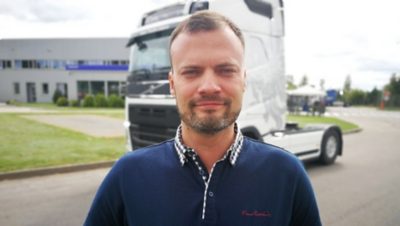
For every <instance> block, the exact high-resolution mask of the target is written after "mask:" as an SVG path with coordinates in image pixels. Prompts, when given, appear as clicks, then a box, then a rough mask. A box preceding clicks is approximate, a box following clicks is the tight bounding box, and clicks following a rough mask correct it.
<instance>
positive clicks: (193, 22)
mask: <svg viewBox="0 0 400 226" xmlns="http://www.w3.org/2000/svg"><path fill="white" fill-rule="evenodd" d="M224 28H228V29H230V30H231V31H232V32H233V33H234V34H235V36H236V37H237V38H238V39H239V41H240V43H241V44H242V46H243V48H244V46H245V44H244V38H243V34H242V31H241V30H240V29H239V27H238V26H237V25H236V24H234V23H233V22H232V21H231V20H230V19H228V18H227V17H225V16H223V15H221V14H219V13H216V12H213V11H208V10H207V11H200V12H196V13H194V14H193V15H191V16H190V17H189V18H187V19H185V20H184V21H182V22H181V23H180V24H179V25H178V26H177V27H176V28H175V29H174V30H173V32H172V34H171V37H170V41H169V49H170V51H171V46H172V43H173V42H174V41H175V39H176V38H177V37H178V36H179V34H182V33H187V34H196V33H199V32H210V31H215V30H220V29H224Z"/></svg>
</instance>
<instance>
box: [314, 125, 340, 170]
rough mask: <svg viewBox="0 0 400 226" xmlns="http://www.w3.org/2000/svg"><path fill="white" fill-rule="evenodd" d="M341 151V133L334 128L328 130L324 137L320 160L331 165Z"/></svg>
mask: <svg viewBox="0 0 400 226" xmlns="http://www.w3.org/2000/svg"><path fill="white" fill-rule="evenodd" d="M338 151H339V134H338V133H337V132H336V131H334V130H328V131H326V133H325V134H324V136H323V138H322V144H321V155H320V157H319V161H320V162H321V163H322V164H325V165H329V164H332V163H333V162H335V160H336V157H337V155H338Z"/></svg>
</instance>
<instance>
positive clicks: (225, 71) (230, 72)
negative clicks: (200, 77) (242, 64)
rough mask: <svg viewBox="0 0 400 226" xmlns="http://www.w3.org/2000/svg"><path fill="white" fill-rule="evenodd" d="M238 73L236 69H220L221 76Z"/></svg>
mask: <svg viewBox="0 0 400 226" xmlns="http://www.w3.org/2000/svg"><path fill="white" fill-rule="evenodd" d="M236 72H237V70H236V68H234V67H222V68H219V69H218V73H219V74H221V75H227V76H228V75H234V74H235V73H236Z"/></svg>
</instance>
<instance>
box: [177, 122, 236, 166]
mask: <svg viewBox="0 0 400 226" xmlns="http://www.w3.org/2000/svg"><path fill="white" fill-rule="evenodd" d="M182 140H183V142H184V144H185V145H186V146H188V147H191V148H193V149H194V150H196V153H197V154H198V155H199V157H200V159H201V160H202V162H203V163H204V165H205V166H206V168H207V170H208V172H210V171H211V168H212V166H213V165H214V163H215V162H217V161H218V160H220V159H221V158H222V157H223V156H224V154H225V152H226V151H227V150H228V148H229V147H230V146H231V145H232V143H233V142H234V140H235V131H234V125H233V124H232V125H231V126H229V127H228V128H226V129H224V130H222V131H219V132H217V133H215V134H203V133H199V132H196V131H194V130H193V129H191V128H190V127H188V126H186V125H185V124H182Z"/></svg>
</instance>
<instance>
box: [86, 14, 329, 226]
mask: <svg viewBox="0 0 400 226" xmlns="http://www.w3.org/2000/svg"><path fill="white" fill-rule="evenodd" d="M170 56H171V64H172V69H171V72H170V74H169V81H170V91H171V94H172V95H174V96H175V97H176V103H177V107H178V111H179V114H180V117H181V125H180V126H179V128H178V130H177V134H176V137H175V139H173V140H168V141H165V142H163V143H161V144H157V145H153V146H150V147H146V148H143V149H139V150H136V151H134V152H132V153H129V154H127V155H125V156H124V157H122V158H121V159H120V160H119V161H118V162H117V163H116V164H115V166H114V167H113V168H112V170H111V171H110V173H109V174H108V175H107V177H106V178H105V180H104V182H103V183H102V185H101V186H100V188H99V191H98V193H97V195H96V197H95V199H94V202H93V205H92V207H91V209H90V211H89V214H88V217H87V219H86V222H85V225H138V226H140V225H144V226H152V225H171V226H195V225H218V226H225V225H226V226H235V225H240V226H247V225H277V226H285V225H296V226H297V225H304V226H314V225H321V223H320V219H319V214H318V208H317V205H316V201H315V198H314V194H313V191H312V188H311V185H310V182H309V180H308V178H307V175H306V173H305V171H304V169H303V167H302V165H301V163H300V162H299V161H298V160H297V159H296V157H295V156H293V155H292V154H290V153H288V152H286V151H284V150H282V149H280V148H278V147H275V146H272V145H268V144H264V143H261V142H258V141H255V140H251V139H249V138H246V137H243V136H242V134H241V132H240V130H239V128H238V126H237V124H236V123H235V121H236V119H237V117H238V115H239V112H240V109H241V105H242V97H243V93H244V91H245V77H246V73H245V69H244V40H243V36H242V33H241V31H240V30H239V29H238V28H237V27H236V26H235V25H234V24H233V23H232V22H230V21H229V20H228V19H227V18H225V17H223V16H221V15H219V14H216V13H212V12H207V11H205V12H200V13H196V14H194V15H192V16H191V17H190V18H188V19H187V20H185V21H184V22H182V23H181V24H180V25H179V26H178V27H177V28H176V29H175V31H174V32H173V33H172V36H171V40H170Z"/></svg>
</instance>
